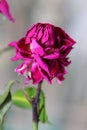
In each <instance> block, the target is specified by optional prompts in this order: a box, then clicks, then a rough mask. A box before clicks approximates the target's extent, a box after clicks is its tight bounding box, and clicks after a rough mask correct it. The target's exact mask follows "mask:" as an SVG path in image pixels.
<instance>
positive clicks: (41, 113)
mask: <svg viewBox="0 0 87 130" xmlns="http://www.w3.org/2000/svg"><path fill="white" fill-rule="evenodd" d="M38 119H39V121H40V122H42V123H47V122H48V116H47V113H46V107H45V96H44V93H43V91H41V93H40V100H39V104H38Z"/></svg>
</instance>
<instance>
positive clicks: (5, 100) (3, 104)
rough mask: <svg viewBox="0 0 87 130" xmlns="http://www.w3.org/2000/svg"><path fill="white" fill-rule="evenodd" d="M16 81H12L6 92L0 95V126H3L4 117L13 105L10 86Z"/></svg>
mask: <svg viewBox="0 0 87 130" xmlns="http://www.w3.org/2000/svg"><path fill="white" fill-rule="evenodd" d="M13 83H14V81H10V82H9V83H8V84H7V85H6V88H5V92H4V93H3V94H2V95H0V126H2V123H3V119H4V116H5V114H6V113H7V111H8V110H9V108H10V107H11V104H12V102H11V93H10V88H11V86H12V85H13Z"/></svg>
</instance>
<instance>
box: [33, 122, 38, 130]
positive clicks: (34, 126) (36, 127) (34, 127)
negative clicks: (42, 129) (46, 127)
mask: <svg viewBox="0 0 87 130" xmlns="http://www.w3.org/2000/svg"><path fill="white" fill-rule="evenodd" d="M33 130H38V123H37V122H34V121H33Z"/></svg>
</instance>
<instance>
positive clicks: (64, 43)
mask: <svg viewBox="0 0 87 130" xmlns="http://www.w3.org/2000/svg"><path fill="white" fill-rule="evenodd" d="M74 44H75V41H74V40H73V39H72V38H71V37H70V36H69V35H68V34H66V33H65V32H64V31H63V30H62V29H61V28H59V27H56V26H54V25H51V24H49V23H37V24H35V25H33V26H32V27H31V28H29V30H28V31H27V33H26V35H25V36H24V37H23V38H21V39H20V40H19V41H18V42H11V43H10V44H9V46H12V47H14V48H15V51H16V55H15V56H14V57H13V58H12V60H23V63H22V64H21V65H19V66H18V67H17V68H16V69H15V71H16V72H17V73H18V74H21V75H24V76H25V77H26V82H27V83H28V81H29V80H33V83H34V84H37V83H39V82H40V81H42V80H43V79H46V80H47V81H48V82H50V83H51V82H52V79H53V78H55V77H56V79H57V81H58V83H60V82H61V81H62V80H64V75H65V74H66V73H67V72H66V67H67V66H68V65H69V64H70V61H69V60H68V58H67V55H68V54H69V53H70V51H71V50H72V46H73V45H74Z"/></svg>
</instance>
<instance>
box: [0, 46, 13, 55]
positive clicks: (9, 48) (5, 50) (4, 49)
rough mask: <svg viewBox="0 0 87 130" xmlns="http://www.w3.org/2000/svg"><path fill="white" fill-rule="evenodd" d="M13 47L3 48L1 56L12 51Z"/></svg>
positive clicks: (0, 52)
mask: <svg viewBox="0 0 87 130" xmlns="http://www.w3.org/2000/svg"><path fill="white" fill-rule="evenodd" d="M12 49H13V48H12V47H9V46H6V47H5V48H3V49H2V50H0V55H2V54H3V53H5V52H7V51H10V50H12Z"/></svg>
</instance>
